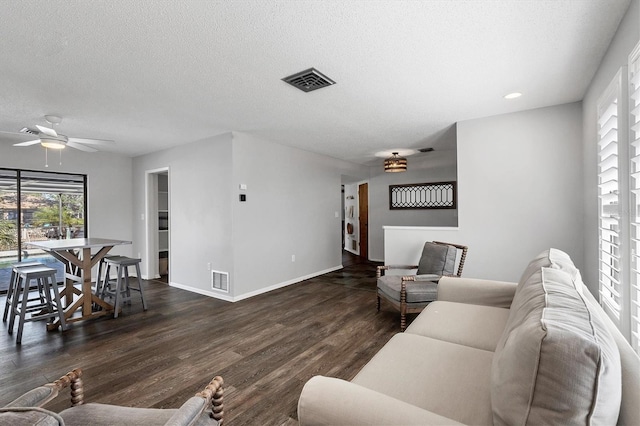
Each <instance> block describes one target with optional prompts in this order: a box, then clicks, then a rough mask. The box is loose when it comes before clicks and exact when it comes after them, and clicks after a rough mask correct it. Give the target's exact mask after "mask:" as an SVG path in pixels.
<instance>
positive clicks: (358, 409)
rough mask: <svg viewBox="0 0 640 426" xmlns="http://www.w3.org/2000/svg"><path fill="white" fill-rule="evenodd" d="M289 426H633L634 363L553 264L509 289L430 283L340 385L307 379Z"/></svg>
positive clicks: (639, 364)
mask: <svg viewBox="0 0 640 426" xmlns="http://www.w3.org/2000/svg"><path fill="white" fill-rule="evenodd" d="M298 417H299V420H300V424H301V425H302V426H305V425H314V424H331V425H336V424H348V425H358V424H372V425H383V424H398V425H428V424H432V425H450V424H473V425H488V424H495V425H516V424H517V425H536V424H563V425H564V424H593V425H600V424H602V425H612V424H616V423H617V424H624V425H640V358H639V357H638V355H637V354H636V353H635V352H633V350H632V349H631V347H630V345H629V344H628V343H627V342H626V340H625V339H624V338H623V336H622V335H621V334H620V332H619V331H618V330H617V329H616V327H615V326H614V324H613V323H612V322H611V321H610V320H609V318H608V317H607V316H606V315H605V313H604V311H603V310H602V308H601V307H600V306H599V305H598V303H597V302H596V300H595V299H594V298H593V296H592V295H591V294H590V292H589V290H588V289H587V288H586V287H585V286H584V284H583V283H582V280H581V278H580V273H579V271H578V270H577V269H576V268H575V266H574V265H573V262H572V261H571V259H570V258H569V256H568V255H566V254H565V253H563V252H561V251H559V250H555V249H550V250H547V251H545V252H543V253H541V254H540V255H539V256H537V257H536V258H535V259H533V260H532V261H531V263H530V264H529V266H528V267H527V269H526V270H525V271H524V273H523V275H522V278H521V280H520V282H519V283H517V284H516V283H507V282H497V281H489V280H478V279H467V278H442V279H441V280H440V282H439V289H438V299H437V301H435V302H433V303H431V304H430V305H429V306H427V308H426V309H425V310H424V311H423V312H422V313H421V314H420V315H418V317H417V318H416V319H415V320H414V321H413V323H412V324H411V325H410V326H409V327H408V328H407V330H406V331H405V332H404V333H399V334H397V335H395V336H394V337H392V338H391V339H390V340H389V342H388V343H387V344H386V345H385V346H384V347H383V348H382V349H381V350H380V351H379V352H378V353H377V354H376V355H375V356H374V357H373V359H371V361H369V363H367V364H366V365H365V366H364V367H363V369H362V370H361V371H360V372H359V373H358V374H357V375H356V377H354V378H353V380H352V381H351V382H348V381H345V380H340V379H336V378H329V377H322V376H316V377H313V378H312V379H311V380H309V381H308V382H307V383H306V385H305V386H304V389H303V390H302V394H301V396H300V399H299V402H298Z"/></svg>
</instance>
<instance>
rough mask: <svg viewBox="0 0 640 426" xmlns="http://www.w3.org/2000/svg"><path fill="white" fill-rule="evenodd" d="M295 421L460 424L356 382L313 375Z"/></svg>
mask: <svg viewBox="0 0 640 426" xmlns="http://www.w3.org/2000/svg"><path fill="white" fill-rule="evenodd" d="M381 380H382V379H381ZM298 420H299V422H300V426H307V425H337V424H343V425H346V424H348V425H375V424H401V425H460V424H461V423H458V422H456V421H455V420H452V419H449V418H447V417H443V416H440V415H438V414H436V413H433V412H431V411H427V410H424V409H422V408H420V407H416V406H415V405H411V404H409V403H406V402H404V401H400V400H399V399H395V398H392V397H390V396H387V395H384V394H382V393H380V392H376V391H374V390H371V389H368V388H365V387H362V386H359V385H356V384H355V383H351V382H347V381H345V380H341V379H335V378H331V377H323V376H315V377H313V378H311V380H309V381H308V382H307V383H306V384H305V385H304V388H303V389H302V394H301V395H300V399H299V400H298Z"/></svg>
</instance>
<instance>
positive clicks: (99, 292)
mask: <svg viewBox="0 0 640 426" xmlns="http://www.w3.org/2000/svg"><path fill="white" fill-rule="evenodd" d="M118 257H123V256H119V255H110V256H104V257H103V258H102V259H100V263H99V264H98V276H97V277H96V289H95V292H94V294H95V295H96V296H98V297H100V298H103V294H104V292H103V285H104V283H105V280H104V278H102V272H103V271H106V269H107V259H110V258H118ZM107 276H108V275H107ZM106 281H109V280H106Z"/></svg>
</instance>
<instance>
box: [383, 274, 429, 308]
mask: <svg viewBox="0 0 640 426" xmlns="http://www.w3.org/2000/svg"><path fill="white" fill-rule="evenodd" d="M401 287H402V277H401V276H400V275H383V276H381V277H380V278H378V289H380V291H381V292H383V293H384V294H386V295H387V296H389V297H390V298H392V299H393V300H397V301H400V288H401ZM437 295H438V282H437V281H409V282H407V303H425V302H431V301H432V300H435V299H436V296H437Z"/></svg>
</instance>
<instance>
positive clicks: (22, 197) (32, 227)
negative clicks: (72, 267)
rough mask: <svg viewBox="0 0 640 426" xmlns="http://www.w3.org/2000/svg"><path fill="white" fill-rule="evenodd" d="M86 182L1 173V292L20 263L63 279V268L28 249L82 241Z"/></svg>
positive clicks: (67, 177) (83, 178) (60, 175)
mask: <svg viewBox="0 0 640 426" xmlns="http://www.w3.org/2000/svg"><path fill="white" fill-rule="evenodd" d="M86 182H87V178H86V175H78V174H66V173H53V172H37V171H27V170H13V169H0V292H5V291H6V290H7V288H8V285H9V278H10V276H11V264H12V263H15V262H18V261H22V260H36V261H38V262H40V263H44V264H47V265H50V266H51V267H55V268H56V269H57V270H58V274H57V278H58V281H62V280H63V279H64V268H63V265H62V264H61V263H60V262H58V261H57V260H55V259H54V258H53V257H51V256H50V255H48V254H46V253H44V252H43V251H42V250H40V249H36V248H34V247H31V246H30V245H29V243H30V242H33V241H46V240H52V239H56V240H57V239H66V238H83V237H85V236H86V229H87V221H86V212H87V208H86V188H87V185H86Z"/></svg>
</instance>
